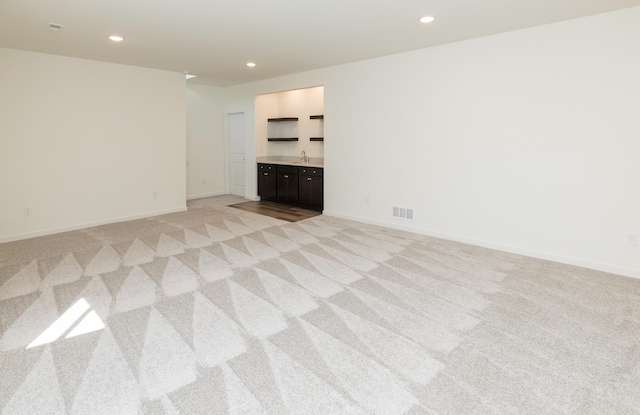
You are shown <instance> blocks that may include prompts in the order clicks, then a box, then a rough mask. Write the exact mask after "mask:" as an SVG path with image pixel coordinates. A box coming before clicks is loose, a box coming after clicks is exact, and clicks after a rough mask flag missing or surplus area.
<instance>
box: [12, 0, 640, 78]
mask: <svg viewBox="0 0 640 415" xmlns="http://www.w3.org/2000/svg"><path fill="white" fill-rule="evenodd" d="M633 6H640V0H103V1H100V0H0V47H7V48H14V49H24V50H30V51H37V52H44V53H51V54H57V55H65V56H73V57H79V58H85V59H94V60H100V61H108V62H116V63H122V64H127V65H136V66H144V67H150V68H158V69H165V70H170V71H177V72H182V71H184V70H188V71H189V72H190V73H192V74H195V75H198V78H195V79H194V80H192V81H190V82H199V83H208V84H211V85H218V86H228V85H233V84H238V83H244V82H250V81H255V80H259V79H267V78H272V77H276V76H281V75H287V74H291V73H296V72H302V71H307V70H311V69H317V68H323V67H328V66H333V65H338V64H342V63H348V62H354V61H358V60H363V59H368V58H373V57H377V56H383V55H389V54H393V53H398V52H404V51H408V50H413V49H420V48H425V47H429V46H434V45H440V44H444V43H449V42H455V41H459V40H464V39H470V38H475V37H480V36H486V35H490V34H495V33H500V32H506V31H510V30H516V29H521V28H525V27H530V26H537V25H541V24H546V23H552V22H558V21H561V20H568V19H573V18H577V17H582V16H587V15H591V14H597V13H603V12H607V11H613V10H617V9H622V8H627V7H633ZM424 15H433V16H435V17H436V20H435V21H434V22H433V23H431V24H429V25H424V24H420V23H418V18H420V17H421V16H424ZM48 22H52V23H59V24H62V25H65V28H64V29H62V30H60V31H58V32H52V31H49V30H47V28H46V26H47V23H48ZM110 34H119V35H121V36H123V37H124V38H125V41H124V42H121V43H114V42H112V41H109V40H108V39H107V35H110ZM248 61H255V62H257V64H258V66H257V67H255V68H253V69H250V68H247V67H246V66H245V63H246V62H248Z"/></svg>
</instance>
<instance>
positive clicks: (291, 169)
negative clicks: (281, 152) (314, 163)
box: [278, 165, 298, 174]
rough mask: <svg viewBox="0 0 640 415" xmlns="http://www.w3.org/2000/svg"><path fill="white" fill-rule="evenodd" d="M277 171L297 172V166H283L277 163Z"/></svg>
mask: <svg viewBox="0 0 640 415" xmlns="http://www.w3.org/2000/svg"><path fill="white" fill-rule="evenodd" d="M278 173H291V174H298V168H297V167H295V166H283V165H279V166H278Z"/></svg>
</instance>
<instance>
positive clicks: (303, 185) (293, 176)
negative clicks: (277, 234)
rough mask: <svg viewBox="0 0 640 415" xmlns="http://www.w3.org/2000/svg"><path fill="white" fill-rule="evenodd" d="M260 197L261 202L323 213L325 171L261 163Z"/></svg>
mask: <svg viewBox="0 0 640 415" xmlns="http://www.w3.org/2000/svg"><path fill="white" fill-rule="evenodd" d="M258 196H260V199H262V200H274V201H276V202H283V203H288V204H292V205H296V206H300V207H304V208H307V209H315V210H322V208H323V203H324V189H323V169H322V168H320V167H298V166H290V165H282V164H266V163H258Z"/></svg>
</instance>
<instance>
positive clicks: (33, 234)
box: [0, 206, 187, 243]
mask: <svg viewBox="0 0 640 415" xmlns="http://www.w3.org/2000/svg"><path fill="white" fill-rule="evenodd" d="M185 210H187V207H186V206H184V207H179V208H174V209H167V210H162V211H156V212H149V213H145V214H141V215H133V216H124V217H120V218H115V219H107V220H102V221H97V222H89V223H82V224H79V225H72V226H63V227H61V228H53V229H46V230H43V231H37V232H28V233H22V234H18V235H11V236H4V237H0V243H5V242H13V241H20V240H22V239H29V238H35V237H37V236H46V235H53V234H56V233H61V232H69V231H77V230H78V229H85V228H91V227H93V226H100V225H108V224H110V223H118V222H126V221H130V220H136V219H144V218H150V217H152V216H160V215H166V214H167V213H176V212H184V211H185Z"/></svg>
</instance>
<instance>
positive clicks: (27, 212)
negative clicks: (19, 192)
mask: <svg viewBox="0 0 640 415" xmlns="http://www.w3.org/2000/svg"><path fill="white" fill-rule="evenodd" d="M31 210H32V208H31V206H25V207H24V211H23V212H24V215H25V216H31Z"/></svg>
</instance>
